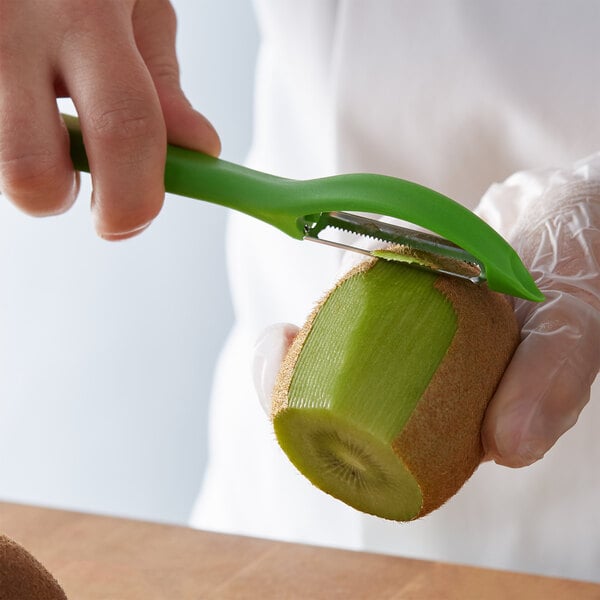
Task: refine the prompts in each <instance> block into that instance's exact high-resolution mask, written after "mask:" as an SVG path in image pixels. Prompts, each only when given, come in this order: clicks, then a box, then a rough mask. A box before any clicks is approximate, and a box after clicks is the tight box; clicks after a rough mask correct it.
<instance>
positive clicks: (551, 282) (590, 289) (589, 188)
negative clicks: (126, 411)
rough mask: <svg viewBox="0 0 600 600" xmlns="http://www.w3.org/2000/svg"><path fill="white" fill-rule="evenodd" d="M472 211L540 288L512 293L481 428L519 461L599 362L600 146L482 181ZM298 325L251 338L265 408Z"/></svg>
mask: <svg viewBox="0 0 600 600" xmlns="http://www.w3.org/2000/svg"><path fill="white" fill-rule="evenodd" d="M477 212H478V214H479V215H480V216H481V217H482V218H483V219H484V220H486V221H488V222H489V223H490V224H491V225H492V226H493V227H494V228H495V229H496V230H498V231H499V233H501V234H502V235H503V236H504V237H505V238H506V239H507V240H508V241H509V242H510V243H511V244H512V245H513V246H514V247H515V249H516V250H517V252H518V254H519V255H520V256H521V258H522V259H523V261H524V263H525V265H526V266H527V267H528V269H529V270H530V271H531V273H532V275H533V276H534V278H535V280H536V283H537V285H538V287H539V288H540V289H541V290H542V292H543V293H544V295H545V296H546V301H545V302H543V303H540V304H538V303H532V302H527V301H525V300H520V299H512V301H513V303H514V309H515V312H516V315H517V319H518V321H519V323H520V325H521V328H522V342H521V344H520V345H519V347H518V349H517V351H516V353H515V355H514V357H513V359H512V361H511V363H510V365H509V366H508V368H507V370H506V372H505V375H504V377H503V379H502V381H501V383H500V385H499V387H498V390H497V391H496V394H495V395H494V397H493V398H492V400H491V401H490V404H489V407H488V410H487V412H486V416H485V420H484V423H483V428H482V441H483V445H484V448H485V451H486V457H487V458H488V459H491V460H495V461H496V462H497V463H499V464H503V465H506V466H511V467H521V466H525V465H529V464H531V463H533V462H535V461H536V460H538V459H540V458H541V457H542V456H544V454H545V453H546V452H547V451H548V450H549V449H550V448H551V447H552V446H553V445H554V443H555V442H556V441H557V439H558V438H559V437H560V436H561V435H562V434H563V433H564V432H565V431H567V430H568V429H569V428H570V427H572V426H573V425H574V424H575V422H576V421H577V417H578V415H579V413H580V412H581V410H582V409H583V407H584V406H585V404H586V403H587V401H588V400H589V395H590V386H591V384H592V383H593V381H594V378H595V377H596V374H597V373H598V370H599V368H600V154H598V155H595V156H593V157H592V158H590V159H588V160H586V161H584V162H582V163H580V164H578V165H576V166H575V167H574V168H573V169H571V170H564V171H556V170H554V171H551V170H548V171H539V172H530V173H527V172H524V173H518V174H516V175H513V176H512V177H511V178H509V179H508V180H507V181H506V182H504V183H503V184H497V185H494V186H492V187H491V188H490V189H489V190H488V192H487V193H486V194H485V196H484V197H483V198H482V200H481V203H480V205H479V207H478V209H477ZM297 330H298V329H297V328H296V327H295V326H293V325H289V324H278V325H273V326H271V327H270V328H269V329H267V330H266V331H265V332H264V333H263V335H262V336H261V338H260V339H259V340H258V342H257V344H256V352H255V359H254V373H255V385H256V388H257V391H258V394H259V397H260V399H261V402H262V404H263V406H264V407H265V410H267V412H268V411H269V408H270V394H271V390H272V388H273V385H274V381H275V377H276V374H277V371H278V368H279V364H280V363H281V360H282V359H283V356H284V354H285V351H286V350H287V347H288V346H289V344H290V342H291V340H292V339H293V337H294V335H295V334H296V332H297Z"/></svg>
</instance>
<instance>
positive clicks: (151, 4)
mask: <svg viewBox="0 0 600 600" xmlns="http://www.w3.org/2000/svg"><path fill="white" fill-rule="evenodd" d="M133 26H134V31H135V39H136V44H137V47H138V49H139V51H140V53H141V55H142V57H143V59H144V62H145V64H146V66H147V68H148V70H149V72H150V75H151V77H152V79H153V81H154V85H155V86H156V91H157V94H158V98H159V101H160V104H161V108H162V111H163V116H164V119H165V124H166V127H167V133H168V140H169V143H171V144H175V145H177V146H183V147H186V148H191V149H194V150H199V151H201V152H205V153H207V154H210V155H212V156H218V155H219V153H220V152H221V142H220V140H219V136H218V135H217V132H216V131H215V129H214V127H213V126H212V125H211V123H210V122H209V121H208V119H206V117H204V116H203V115H202V114H200V113H199V112H197V111H195V110H194V109H193V108H192V106H191V104H190V103H189V101H188V100H187V98H186V97H185V95H184V93H183V91H182V90H181V87H180V83H179V65H178V62H177V56H176V53H175V35H176V29H177V23H176V18H175V12H174V10H173V8H172V6H171V4H170V3H169V2H168V1H167V0H145V1H143V2H138V3H137V4H136V7H135V10H134V13H133Z"/></svg>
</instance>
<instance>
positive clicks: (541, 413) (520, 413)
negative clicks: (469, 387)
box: [482, 292, 600, 467]
mask: <svg viewBox="0 0 600 600" xmlns="http://www.w3.org/2000/svg"><path fill="white" fill-rule="evenodd" d="M524 332H525V338H524V340H523V341H522V342H521V344H520V346H519V347H518V349H517V351H516V353H515V356H514V357H513V359H512V361H511V363H510V365H509V367H508V369H507V370H506V372H505V374H504V376H503V378H502V381H501V383H500V386H499V387H498V390H497V391H496V394H495V395H494V397H493V398H492V401H491V402H490V405H489V407H488V410H487V412H486V416H485V419H484V423H483V427H482V441H483V445H484V448H485V450H486V456H487V458H488V459H491V460H495V461H496V462H497V463H498V464H502V465H506V466H509V467H522V466H526V465H529V464H532V463H533V462H535V461H536V460H539V459H540V458H542V457H543V456H544V454H545V453H546V452H547V451H548V450H549V449H550V448H551V447H552V446H553V445H554V443H555V442H556V441H557V440H558V438H559V437H560V436H561V435H562V434H563V433H565V432H566V431H567V430H568V429H570V428H571V427H572V426H573V425H574V424H575V423H576V421H577V418H578V416H579V413H580V412H581V410H582V409H583V407H584V406H585V404H586V403H587V401H588V400H589V394H590V386H591V384H592V382H593V380H594V378H595V376H596V374H597V372H598V367H599V362H600V324H599V323H598V317H597V314H596V312H595V310H594V309H593V308H592V307H591V306H590V305H588V304H586V303H585V302H583V301H581V300H578V299H577V298H574V297H572V296H568V295H561V294H560V293H558V292H556V293H553V294H551V295H550V298H549V301H548V302H547V303H546V305H545V306H544V307H543V309H538V310H536V311H534V312H533V313H532V316H531V318H530V319H529V320H528V321H527V322H526V323H525V326H524Z"/></svg>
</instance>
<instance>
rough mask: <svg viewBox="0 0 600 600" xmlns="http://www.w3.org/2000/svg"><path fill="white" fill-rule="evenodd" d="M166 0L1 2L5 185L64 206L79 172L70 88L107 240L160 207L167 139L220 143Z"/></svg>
mask: <svg viewBox="0 0 600 600" xmlns="http://www.w3.org/2000/svg"><path fill="white" fill-rule="evenodd" d="M175 30H176V22H175V13H174V11H173V8H172V7H171V5H170V4H169V2H168V1H167V0H88V1H86V2H82V1H81V0H52V2H40V1H39V0H0V191H1V192H2V193H3V194H5V195H6V196H8V197H9V198H10V199H11V200H12V201H13V202H14V203H15V204H16V205H17V206H18V207H20V208H21V209H22V210H23V211H25V212H26V213H28V214H30V215H35V216H44V215H53V214H58V213H61V212H63V211H65V210H67V209H68V208H69V207H70V206H71V204H72V203H73V202H74V200H75V197H76V196H77V192H78V178H77V176H76V174H75V172H74V170H73V166H72V163H71V160H70V157H69V148H68V137H67V133H66V130H65V128H64V127H63V124H62V121H61V119H60V117H59V114H58V110H57V106H56V100H55V99H56V97H59V96H65V95H66V96H70V97H71V98H72V99H73V102H74V104H75V106H76V108H77V112H78V114H79V117H80V120H81V126H82V131H83V136H84V140H85V143H86V149H87V154H88V158H89V161H90V167H91V173H92V181H93V190H94V191H93V195H92V211H93V216H94V220H95V227H96V230H97V232H98V234H99V235H100V236H102V237H103V238H105V239H109V240H116V239H124V238H127V237H131V236H132V235H135V234H136V233H139V232H140V231H142V230H143V229H145V228H146V227H147V226H148V225H149V224H150V222H151V221H152V219H154V218H155V217H156V215H157V214H158V212H159V211H160V209H161V206H162V202H163V197H164V185H163V174H164V164H165V152H166V143H167V139H168V141H169V142H171V143H173V144H177V145H181V146H186V147H189V148H193V149H196V150H200V151H204V152H206V153H209V154H213V155H217V154H218V153H219V151H220V142H219V138H218V136H217V134H216V132H215V131H214V129H213V127H212V126H211V124H210V123H209V122H208V121H207V120H206V119H205V118H204V117H203V116H202V115H200V114H199V113H197V112H196V111H194V110H193V109H192V107H191V106H190V104H189V102H188V101H187V100H186V98H185V96H184V94H183V92H182V91H181V88H180V86H179V69H178V64H177V58H176V56H175V47H174V45H175Z"/></svg>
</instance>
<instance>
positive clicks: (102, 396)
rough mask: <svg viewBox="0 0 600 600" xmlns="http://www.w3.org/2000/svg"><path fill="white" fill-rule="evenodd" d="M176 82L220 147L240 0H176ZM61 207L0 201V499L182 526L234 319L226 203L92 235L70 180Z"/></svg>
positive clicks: (240, 66)
mask: <svg viewBox="0 0 600 600" xmlns="http://www.w3.org/2000/svg"><path fill="white" fill-rule="evenodd" d="M173 5H174V6H175V9H176V11H177V13H178V18H179V35H178V53H179V58H180V64H181V69H182V80H183V87H184V89H185V90H186V92H187V93H188V96H189V97H190V99H191V101H192V103H193V104H194V105H195V106H196V107H197V108H198V109H199V110H201V111H202V112H204V114H206V115H207V116H208V118H209V119H211V121H212V122H213V123H214V124H215V126H216V127H217V130H218V131H219V133H220V135H221V139H222V142H223V154H222V156H223V158H226V159H228V160H233V161H243V159H244V156H245V154H246V152H247V150H248V145H249V141H250V135H251V116H252V79H253V70H254V61H255V57H256V47H257V32H256V25H255V22H254V16H253V14H252V7H251V3H250V0H225V1H221V2H210V1H208V0H175V1H174V2H173ZM83 179H84V181H83V185H82V193H81V194H80V197H79V199H78V202H77V204H76V206H75V207H74V208H73V209H72V210H71V211H69V213H67V214H66V215H62V216H59V217H54V218H49V219H32V218H29V217H26V216H24V215H22V214H21V213H19V212H18V211H17V210H16V209H15V208H14V207H13V206H12V205H10V204H9V203H8V202H7V201H6V200H5V199H2V198H1V197H0V286H1V287H0V290H1V292H0V499H2V500H11V501H19V502H30V503H37V504H44V505H49V506H59V507H67V508H71V509H78V510H84V511H94V512H101V513H109V514H117V515H124V516H133V517H140V518H146V519H156V520H160V521H168V522H185V521H186V519H187V518H188V515H189V511H190V509H191V506H192V503H193V501H194V498H195V496H196V493H197V491H198V489H199V486H200V482H201V479H202V473H203V467H204V463H205V460H206V448H205V434H206V411H207V404H208V397H209V394H210V386H211V379H212V372H213V369H214V365H215V361H216V358H217V356H218V352H219V348H220V347H221V345H222V343H223V341H224V338H225V336H226V334H227V331H228V329H229V327H230V324H231V319H232V314H231V306H230V303H229V297H228V289H227V282H226V273H225V263H224V255H223V253H224V239H223V236H224V225H225V218H226V211H225V210H224V209H222V208H219V207H215V206H211V205H208V204H205V203H202V202H198V201H194V200H189V199H185V198H178V197H174V196H169V197H168V198H167V200H166V203H165V208H164V209H163V211H162V213H161V215H160V216H159V218H158V219H157V220H156V221H155V223H154V224H153V225H152V227H151V228H150V229H149V230H148V231H147V232H145V233H144V234H143V235H141V236H140V237H138V238H135V239H133V240H129V241H126V242H121V243H108V242H104V241H102V240H100V239H99V238H97V237H96V236H95V234H94V233H93V229H92V224H91V219H90V215H89V180H88V178H87V176H84V178H83Z"/></svg>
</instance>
